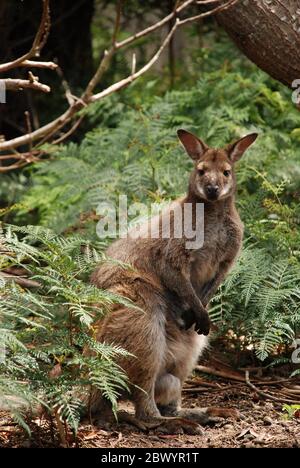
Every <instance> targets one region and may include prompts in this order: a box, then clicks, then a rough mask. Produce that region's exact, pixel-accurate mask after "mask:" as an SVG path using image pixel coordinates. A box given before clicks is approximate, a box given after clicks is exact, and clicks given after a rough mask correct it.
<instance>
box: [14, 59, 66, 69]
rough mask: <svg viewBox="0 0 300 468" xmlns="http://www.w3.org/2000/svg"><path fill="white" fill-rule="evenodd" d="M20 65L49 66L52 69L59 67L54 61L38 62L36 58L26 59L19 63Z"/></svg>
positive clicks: (32, 66) (31, 66)
mask: <svg viewBox="0 0 300 468" xmlns="http://www.w3.org/2000/svg"><path fill="white" fill-rule="evenodd" d="M18 67H28V68H29V67H30V68H48V69H50V70H55V69H56V68H57V67H58V65H57V63H54V62H37V61H36V60H24V61H23V62H22V63H20V64H19V65H18Z"/></svg>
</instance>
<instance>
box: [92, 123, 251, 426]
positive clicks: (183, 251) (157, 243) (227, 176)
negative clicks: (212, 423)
mask: <svg viewBox="0 0 300 468" xmlns="http://www.w3.org/2000/svg"><path fill="white" fill-rule="evenodd" d="M178 137H179V139H180V141H181V143H182V144H183V146H184V148H185V149H186V151H187V153H188V155H189V156H190V157H191V158H192V160H193V162H194V169H193V171H192V173H191V176H190V182H189V187H188V192H187V195H186V196H185V197H184V198H182V199H178V200H176V201H175V202H174V203H173V204H172V205H170V207H169V208H168V209H167V210H165V211H164V212H163V213H162V214H161V215H160V216H158V217H157V219H156V220H154V226H156V227H155V229H157V230H158V232H159V235H158V236H154V238H153V236H152V237H151V236H146V235H145V233H148V234H149V224H148V223H147V224H146V225H145V227H144V229H141V232H140V235H138V236H137V235H136V233H135V235H131V233H130V232H129V234H128V237H127V238H125V239H119V240H117V241H115V242H114V243H113V244H112V245H111V246H110V247H109V248H108V250H107V255H108V257H111V258H113V259H116V260H118V261H120V262H124V263H127V264H130V265H131V266H132V267H133V268H132V269H128V268H124V267H122V266H121V265H120V263H117V262H114V263H107V264H102V265H100V266H99V267H98V268H97V270H96V271H95V272H94V273H93V275H92V278H91V281H92V282H93V283H94V284H95V285H96V286H98V287H99V288H104V289H108V290H111V291H113V292H115V293H118V294H120V295H122V296H124V297H126V298H128V299H130V300H131V301H132V302H133V303H135V304H136V305H137V306H139V307H138V308H131V307H124V306H120V305H115V306H114V307H112V310H111V311H110V312H109V313H108V314H107V315H106V317H105V318H104V319H102V320H100V321H99V322H98V323H97V325H96V326H97V339H98V340H99V341H105V342H107V343H114V344H118V345H120V346H122V347H123V348H125V349H126V350H128V351H129V352H131V353H132V354H133V355H134V356H135V357H133V358H121V359H120V361H119V364H120V365H121V367H122V368H123V369H124V370H125V371H126V373H127V375H128V378H129V381H130V383H131V395H130V398H131V399H132V401H133V403H134V405H135V411H136V418H137V419H138V420H140V421H148V422H149V421H150V422H151V421H153V420H155V421H165V422H167V421H169V422H170V421H171V420H170V419H169V418H170V417H175V418H177V420H178V418H185V420H186V419H188V420H193V421H196V422H197V423H200V424H203V423H205V422H208V421H209V420H210V418H211V417H212V416H216V415H221V416H226V415H228V414H232V413H230V411H229V413H228V410H225V409H223V410H222V409H215V408H211V409H209V408H206V409H200V408H199V409H190V410H189V409H181V407H180V399H181V388H182V385H183V382H184V380H185V379H186V378H187V376H188V375H189V373H190V372H191V371H192V369H193V367H194V366H195V364H196V362H197V359H198V357H199V355H200V353H201V351H202V350H203V349H204V348H205V346H206V345H207V342H208V341H207V338H206V337H205V336H203V335H207V334H208V333H209V328H210V322H209V317H208V313H207V310H206V306H207V304H208V303H209V301H210V299H211V298H212V296H213V294H214V293H215V291H216V290H217V288H218V287H219V285H220V284H221V282H222V281H223V279H224V278H225V276H226V274H227V273H228V271H229V270H230V268H231V267H232V265H233V264H234V261H235V259H236V257H237V255H238V253H239V250H240V248H241V243H242V237H243V225H242V223H241V220H240V217H239V215H238V212H237V210H236V207H235V190H236V178H235V173H234V164H235V163H236V162H237V161H238V160H239V159H240V157H241V156H242V155H243V153H244V152H245V151H246V149H247V148H248V147H249V146H250V145H251V144H252V143H253V142H254V141H255V140H256V138H257V134H255V133H253V134H250V135H248V136H245V137H244V138H241V139H240V140H238V141H237V142H235V143H233V144H230V145H228V146H227V147H226V148H224V149H213V148H209V147H208V146H207V145H206V144H205V143H204V142H203V141H202V140H200V139H199V138H197V137H196V136H195V135H193V134H191V133H189V132H187V131H185V130H178ZM185 204H191V206H192V207H193V208H196V207H197V205H198V204H203V207H204V219H202V223H201V225H200V228H201V229H203V232H204V241H203V245H201V246H200V247H199V246H196V248H194V249H193V248H191V247H189V248H187V240H188V239H187V237H186V235H185V233H183V236H182V237H181V238H177V237H175V236H174V235H173V234H174V229H175V227H176V226H175V224H176V223H178V219H179V220H181V221H180V222H182V223H183V224H184V206H185ZM178 213H179V214H180V213H181V214H182V216H181V217H180V216H177V215H178ZM195 213H196V210H193V217H192V225H193V229H194V228H195V227H197V222H196V219H195ZM176 214H177V215H176ZM165 219H167V220H168V221H170V224H171V229H170V238H163V236H162V231H163V228H162V225H163V222H164V220H165ZM198 227H199V226H198ZM155 229H154V231H155ZM151 232H152V231H151ZM196 234H197V233H196ZM140 309H142V310H140ZM194 324H195V325H194ZM197 332H198V333H197ZM90 401H91V403H92V406H91V409H92V411H97V410H99V411H100V412H102V413H103V411H104V408H105V406H106V407H107V406H108V405H107V403H106V402H105V400H104V399H103V398H102V397H101V395H100V392H98V391H96V390H95V391H93V395H92V399H91V400H90ZM103 415H104V413H103ZM172 419H173V418H172ZM180 424H181V425H183V426H184V425H185V423H183V421H182V420H180ZM185 429H187V428H186V427H185Z"/></svg>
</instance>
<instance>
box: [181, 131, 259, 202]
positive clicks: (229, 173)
mask: <svg viewBox="0 0 300 468" xmlns="http://www.w3.org/2000/svg"><path fill="white" fill-rule="evenodd" d="M177 135H178V138H179V140H180V141H181V143H182V144H183V146H184V148H185V149H186V151H187V153H188V155H189V156H190V157H191V158H192V160H193V161H194V163H195V167H194V170H193V172H192V174H191V179H190V189H191V190H192V192H193V194H194V195H196V196H197V197H200V198H202V199H205V200H209V201H216V200H222V199H224V198H227V197H229V196H230V195H232V194H233V193H234V191H235V187H236V179H235V174H234V164H235V163H236V161H238V160H239V159H240V158H241V157H242V155H243V154H244V152H245V151H246V149H247V148H249V146H250V145H252V143H253V142H254V141H255V140H256V138H257V133H251V134H250V135H247V136H245V137H243V138H241V139H240V140H238V141H236V142H235V143H232V144H230V145H228V146H227V147H226V148H224V149H214V148H209V147H208V146H207V145H206V144H205V143H204V142H203V141H202V140H200V139H199V138H198V137H196V136H195V135H193V134H192V133H190V132H187V131H186V130H178V132H177Z"/></svg>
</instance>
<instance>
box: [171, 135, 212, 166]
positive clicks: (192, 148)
mask: <svg viewBox="0 0 300 468" xmlns="http://www.w3.org/2000/svg"><path fill="white" fill-rule="evenodd" d="M177 135H178V138H179V140H180V141H181V143H182V144H183V146H184V148H185V150H186V152H187V153H188V155H189V156H190V157H191V158H192V159H193V160H194V161H197V160H198V159H200V158H201V156H202V155H203V154H204V153H205V151H206V150H207V149H208V146H206V144H205V143H203V141H201V140H200V139H199V138H198V137H196V136H195V135H193V134H192V133H190V132H187V131H186V130H181V129H180V130H177Z"/></svg>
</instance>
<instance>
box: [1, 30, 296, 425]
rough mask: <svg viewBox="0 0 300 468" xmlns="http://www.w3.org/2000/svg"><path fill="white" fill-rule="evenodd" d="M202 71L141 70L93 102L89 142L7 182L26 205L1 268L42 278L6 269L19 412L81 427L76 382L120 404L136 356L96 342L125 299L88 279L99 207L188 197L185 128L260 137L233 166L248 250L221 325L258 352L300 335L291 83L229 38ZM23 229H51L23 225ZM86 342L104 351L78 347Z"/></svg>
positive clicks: (10, 372) (11, 373)
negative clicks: (13, 278)
mask: <svg viewBox="0 0 300 468" xmlns="http://www.w3.org/2000/svg"><path fill="white" fill-rule="evenodd" d="M200 66H201V69H202V72H201V73H199V70H198V67H199V68H200ZM193 72H194V75H193V73H192V74H191V76H190V81H188V78H187V79H186V80H185V79H184V78H185V77H183V76H181V78H180V79H179V80H178V85H177V89H175V90H173V91H170V92H167V93H166V94H165V95H162V96H159V97H156V96H155V92H156V89H157V87H158V86H161V84H160V85H159V84H158V83H157V81H155V80H149V79H148V80H146V79H144V80H143V81H142V82H139V83H137V84H136V85H134V86H133V87H131V88H129V89H128V90H126V91H125V92H123V93H122V94H121V95H120V96H113V97H111V98H109V99H107V100H106V101H104V102H101V103H97V104H95V105H94V106H93V107H92V108H90V109H88V110H87V111H86V114H87V115H86V119H87V120H88V122H89V124H90V125H91V126H93V127H94V128H93V130H92V131H90V132H88V133H87V134H86V135H85V138H84V139H83V140H82V142H81V143H80V144H75V143H68V144H65V145H61V146H57V147H53V146H52V147H49V148H47V149H48V152H49V159H48V160H47V161H46V162H44V163H43V164H41V165H40V166H39V167H37V168H33V169H32V170H31V174H30V178H29V180H28V178H27V177H25V175H26V173H25V175H24V174H21V175H18V176H16V175H14V176H13V177H11V176H7V177H6V178H5V179H3V184H2V186H1V188H0V192H1V194H2V198H3V199H4V198H5V199H6V201H7V203H13V202H19V203H21V207H18V210H17V213H16V214H15V216H14V217H12V216H11V214H5V213H4V216H3V219H4V220H6V222H7V221H8V220H10V221H11V224H14V225H9V224H7V223H3V225H2V230H1V239H0V248H1V260H0V271H4V270H5V271H7V270H8V269H9V268H20V267H22V268H25V269H26V271H30V273H31V274H32V275H34V276H33V277H32V278H31V279H32V280H34V281H37V282H38V283H39V286H38V287H34V288H32V289H30V290H28V289H27V288H24V287H21V286H20V285H18V284H14V283H11V282H8V281H7V280H6V279H5V278H4V277H0V279H1V282H0V296H1V304H0V317H1V330H0V333H1V342H2V343H3V344H2V347H3V348H4V347H5V349H6V352H5V359H2V363H1V364H0V365H1V377H0V398H1V400H2V401H3V402H4V403H5V406H6V407H8V408H9V409H10V410H11V411H12V412H13V413H14V414H15V416H16V417H17V418H18V419H20V417H21V414H22V413H20V406H22V405H21V403H22V404H23V403H24V402H26V403H27V405H29V406H30V405H32V403H35V404H37V403H40V402H41V401H42V402H43V404H44V405H48V406H49V407H50V408H52V412H54V413H59V414H60V415H62V416H63V418H64V419H66V420H67V421H68V422H69V423H70V425H71V426H72V428H73V429H74V430H75V431H76V427H77V424H78V415H79V410H80V407H81V402H80V400H77V399H76V398H75V397H74V396H72V392H73V390H74V389H75V388H76V387H78V386H79V385H83V386H85V387H88V385H90V384H93V385H97V386H98V387H99V388H101V390H103V391H104V392H105V394H106V396H107V398H109V399H110V400H111V401H112V403H113V404H115V401H116V397H117V394H118V392H119V390H120V389H121V388H124V386H126V377H125V376H124V375H123V373H122V370H121V369H119V368H118V367H117V365H116V364H114V357H115V356H116V355H117V354H118V353H124V352H126V351H124V350H121V349H119V348H116V347H109V346H107V345H100V344H98V343H96V342H95V341H94V340H93V338H92V333H91V331H92V330H93V320H94V318H95V316H99V315H101V314H103V313H105V312H106V310H107V307H108V306H109V304H111V303H112V302H114V301H120V300H121V299H120V298H116V297H113V296H112V295H110V294H108V293H107V292H104V291H99V290H97V289H95V288H94V287H92V286H91V285H89V283H88V281H87V280H88V273H89V272H90V271H91V270H92V268H93V266H94V265H95V263H97V262H99V261H101V259H102V258H103V249H104V243H103V242H102V243H101V242H100V241H99V239H98V238H97V236H96V223H97V219H98V215H99V213H98V212H97V207H98V205H99V203H100V202H102V201H107V200H110V201H112V202H117V199H118V195H119V194H126V195H127V196H128V200H129V202H131V201H141V202H144V203H148V204H150V203H151V202H156V203H158V204H160V203H163V202H164V201H166V200H169V199H173V198H175V197H177V196H179V195H181V194H182V193H183V192H184V191H185V189H186V186H187V179H188V174H189V170H190V169H191V162H190V161H189V159H188V158H187V157H186V156H185V154H184V153H183V151H182V148H181V147H180V146H179V144H178V141H177V139H176V136H175V135H176V129H177V128H179V127H184V128H185V129H188V130H191V131H194V132H195V133H197V134H198V135H199V136H201V137H202V138H203V139H204V140H205V141H206V142H207V143H208V144H210V145H213V146H222V145H225V144H226V143H228V142H230V141H231V140H233V139H234V138H238V137H240V136H241V135H243V134H245V133H246V132H252V131H258V132H259V134H260V138H259V140H258V141H257V143H256V144H255V146H254V147H253V149H251V150H250V151H249V154H247V155H246V156H245V157H244V158H243V159H242V160H241V161H240V162H239V163H238V168H237V171H238V206H239V210H240V213H241V217H242V219H243V221H244V223H245V248H244V251H243V254H242V255H241V258H240V260H239V262H238V264H237V266H236V268H235V269H234V271H233V273H232V274H231V276H230V277H229V278H228V279H227V281H226V283H225V284H224V285H223V286H222V287H221V288H220V290H219V292H218V294H217V296H216V298H215V299H214V300H213V303H212V306H211V316H212V319H213V320H214V321H215V322H216V323H217V324H218V325H219V334H221V335H222V336H225V335H227V336H228V340H229V336H234V337H235V340H234V341H233V343H234V346H235V347H238V348H240V349H246V348H247V349H249V350H250V349H253V350H254V352H255V353H256V356H257V357H258V358H259V359H261V360H265V359H266V358H267V357H268V356H269V355H273V354H278V353H279V352H280V351H281V350H282V348H283V345H286V344H287V345H289V344H291V342H292V341H293V339H294V337H295V336H296V334H297V330H299V324H300V310H299V307H300V286H299V284H300V269H299V264H300V249H299V245H300V207H299V193H300V166H299V164H298V161H299V138H300V114H299V111H298V109H297V108H296V107H295V106H294V105H293V103H292V102H291V95H290V93H289V91H288V90H286V89H284V88H283V87H281V86H280V85H279V84H277V83H275V82H274V81H272V80H271V79H270V78H269V77H267V76H266V75H265V74H263V73H262V72H260V71H258V70H257V68H255V67H254V66H252V65H250V64H249V63H248V62H246V61H245V59H243V58H241V57H240V56H239V55H238V54H237V52H236V51H234V50H233V49H232V45H230V44H229V43H228V42H227V40H225V39H224V38H223V37H222V38H221V41H220V42H218V43H217V42H216V40H215V39H214V41H213V42H210V47H208V48H204V49H202V50H200V51H198V52H197V54H196V56H195V68H194V71H193ZM194 76H197V80H196V79H195V81H194V82H193V83H191V81H193V77H194ZM27 176H28V174H27ZM9 189H11V191H10V192H9ZM4 192H5V194H4ZM8 193H9V195H7V194H8ZM26 224H36V225H40V226H42V227H33V226H29V227H26V228H24V227H18V226H20V225H23V226H24V225H26ZM16 225H18V226H16ZM95 304H97V305H95ZM86 345H89V347H91V348H92V349H93V350H94V351H95V356H92V357H88V356H83V355H82V352H81V351H82V349H83V348H84V346H86ZM128 358H130V357H128ZM57 366H59V367H57ZM53 369H56V370H55V371H54V372H53ZM57 369H59V370H58V371H57ZM53 374H56V375H55V376H53ZM23 423H24V421H23Z"/></svg>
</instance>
